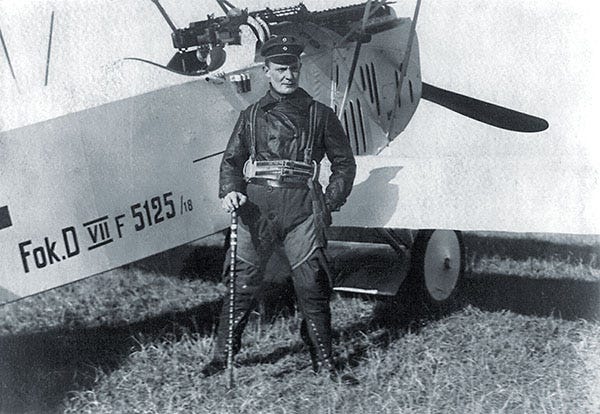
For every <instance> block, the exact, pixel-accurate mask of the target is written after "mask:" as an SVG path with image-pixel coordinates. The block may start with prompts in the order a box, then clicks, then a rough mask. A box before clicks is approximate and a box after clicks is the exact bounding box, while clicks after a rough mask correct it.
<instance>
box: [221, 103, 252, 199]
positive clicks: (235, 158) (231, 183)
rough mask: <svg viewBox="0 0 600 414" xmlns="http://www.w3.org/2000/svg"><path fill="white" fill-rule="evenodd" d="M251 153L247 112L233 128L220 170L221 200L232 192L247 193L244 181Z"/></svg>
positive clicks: (241, 114)
mask: <svg viewBox="0 0 600 414" xmlns="http://www.w3.org/2000/svg"><path fill="white" fill-rule="evenodd" d="M249 156H250V153H249V150H248V147H247V140H246V122H245V111H242V112H241V113H240V116H239V118H238V120H237V122H236V124H235V127H234V128H233V132H232V133H231V137H230V138H229V142H228V143H227V147H226V148H225V152H224V153H223V159H222V160H221V167H220V169H219V198H223V197H225V196H226V195H227V194H229V193H230V192H231V191H237V192H240V193H246V182H245V181H244V174H243V170H244V163H245V162H246V160H247V159H248V158H249Z"/></svg>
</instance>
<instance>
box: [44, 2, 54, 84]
mask: <svg viewBox="0 0 600 414" xmlns="http://www.w3.org/2000/svg"><path fill="white" fill-rule="evenodd" d="M52 33H54V10H52V15H51V16H50V33H49V34H48V52H47V54H46V75H45V76H44V86H48V75H49V74H50V52H51V51H52Z"/></svg>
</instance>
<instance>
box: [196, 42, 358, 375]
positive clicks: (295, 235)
mask: <svg viewBox="0 0 600 414" xmlns="http://www.w3.org/2000/svg"><path fill="white" fill-rule="evenodd" d="M302 50H303V45H302V44H300V43H299V42H298V41H297V40H296V39H295V38H294V37H292V36H279V37H273V38H271V39H269V40H268V41H267V42H265V43H264V45H263V46H262V48H261V54H262V56H263V57H264V58H265V64H264V67H263V70H264V73H265V75H266V76H267V78H268V79H269V84H270V88H269V91H268V92H267V93H266V95H265V96H264V97H262V98H261V99H260V100H259V101H258V102H256V103H255V104H253V105H251V106H249V107H248V108H247V109H245V110H244V111H242V113H241V114H240V117H239V119H238V121H237V124H236V126H235V128H234V130H233V133H232V135H231V138H230V139H229V143H228V144H227V149H226V150H225V153H224V155H223V160H222V162H221V168H220V183H219V184H220V187H219V197H220V198H221V199H222V206H223V208H224V209H225V210H226V211H227V212H232V211H234V210H237V211H238V214H239V221H240V223H239V231H238V248H237V249H238V250H237V252H238V260H237V278H236V291H237V295H236V301H235V308H234V348H235V349H234V352H237V351H238V350H239V348H240V346H241V335H242V331H243V329H244V327H245V325H246V322H247V320H248V315H249V313H250V311H251V310H252V308H253V307H254V305H255V293H256V292H257V290H258V289H259V286H260V282H261V280H262V275H263V273H264V269H265V266H266V263H267V261H268V259H269V257H270V256H271V254H272V252H273V248H274V247H276V246H277V245H282V246H283V249H284V252H285V254H286V256H287V258H288V260H289V262H290V265H291V268H292V281H293V285H294V289H295V292H296V296H297V301H298V307H299V309H300V311H301V313H302V316H303V318H304V319H303V322H302V327H301V335H302V338H303V340H304V341H305V342H306V344H307V345H308V347H309V350H310V353H311V360H312V364H313V370H314V371H315V372H319V371H322V370H325V371H326V372H327V373H329V374H330V375H331V377H332V378H337V373H336V370H335V367H334V364H333V359H332V346H331V313H330V308H329V299H330V293H331V286H330V278H329V276H328V274H327V267H326V261H325V256H324V253H323V249H324V248H325V247H326V240H325V234H324V231H325V227H326V226H328V225H329V224H330V223H331V213H330V212H331V211H336V210H339V208H340V207H341V206H342V205H343V204H344V203H345V201H346V198H347V197H348V195H349V194H350V190H351V189H352V183H353V181H354V176H355V173H356V164H355V162H354V156H353V154H352V149H351V148H350V144H349V141H348V138H347V136H346V134H345V133H344V130H343V129H342V126H341V125H340V122H339V120H338V119H337V117H336V116H335V113H334V112H333V111H332V110H331V108H329V107H327V106H325V105H323V104H321V103H318V102H316V101H314V100H313V99H312V98H311V96H310V95H309V94H308V93H306V92H305V91H304V90H303V89H301V88H299V86H298V81H299V76H300V69H301V62H300V54H301V53H302ZM324 155H326V156H327V157H328V159H329V160H330V161H331V175H330V178H329V185H328V186H327V189H326V192H325V194H323V191H322V189H321V186H320V184H319V183H318V181H317V180H318V165H319V162H320V161H321V159H322V158H323V156H324ZM228 318H229V307H228V303H227V301H225V303H224V304H223V309H222V311H221V316H220V323H219V328H218V332H217V340H216V345H215V350H214V355H213V359H212V361H211V362H210V363H208V364H207V365H206V366H205V367H204V369H203V372H204V374H205V375H212V374H214V373H216V372H218V371H220V370H222V369H224V367H225V361H226V356H227V346H226V345H227V334H228ZM341 379H342V380H343V381H344V382H346V383H355V382H356V379H355V378H354V377H352V376H350V375H348V374H346V375H344V376H342V377H341Z"/></svg>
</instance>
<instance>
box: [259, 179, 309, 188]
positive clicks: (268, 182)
mask: <svg viewBox="0 0 600 414" xmlns="http://www.w3.org/2000/svg"><path fill="white" fill-rule="evenodd" d="M248 183H249V184H254V185H260V186H263V187H276V188H308V181H307V180H306V179H304V180H302V181H298V180H297V179H296V180H283V179H279V180H273V179H271V178H261V177H253V178H250V179H249V180H248Z"/></svg>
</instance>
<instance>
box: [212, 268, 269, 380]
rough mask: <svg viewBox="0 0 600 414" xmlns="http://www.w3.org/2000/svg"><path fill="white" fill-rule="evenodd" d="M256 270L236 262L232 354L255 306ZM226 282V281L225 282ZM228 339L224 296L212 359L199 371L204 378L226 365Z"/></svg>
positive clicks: (226, 309) (227, 299)
mask: <svg viewBox="0 0 600 414" xmlns="http://www.w3.org/2000/svg"><path fill="white" fill-rule="evenodd" d="M257 271H258V269H256V268H255V267H254V266H251V265H248V264H247V263H244V262H241V261H239V262H238V275H237V277H236V292H237V294H236V298H235V303H234V313H233V354H234V355H235V354H237V353H238V352H239V351H240V349H241V347H242V334H243V332H244V328H245V327H246V324H247V323H248V317H249V315H250V312H251V311H252V310H253V309H254V307H255V306H256V300H255V293H256V290H257V288H258V286H257V284H256V283H253V281H255V280H259V279H257V278H256V272H257ZM226 282H227V281H226ZM228 338H229V296H228V295H226V296H225V298H224V299H223V305H222V306H221V314H220V316H219V326H218V328H217V338H216V341H215V346H214V349H213V357H212V359H211V360H210V362H208V363H207V364H206V365H205V366H204V367H203V368H202V370H201V372H202V374H203V375H204V376H206V377H208V376H211V375H214V374H217V373H219V372H220V371H223V370H224V369H225V368H226V365H227V353H228V347H227V340H228Z"/></svg>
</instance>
